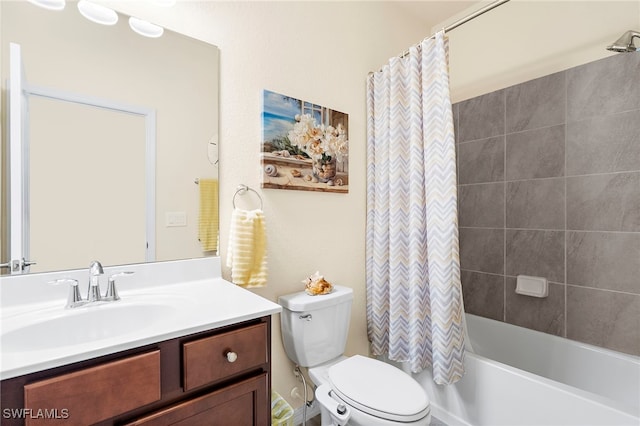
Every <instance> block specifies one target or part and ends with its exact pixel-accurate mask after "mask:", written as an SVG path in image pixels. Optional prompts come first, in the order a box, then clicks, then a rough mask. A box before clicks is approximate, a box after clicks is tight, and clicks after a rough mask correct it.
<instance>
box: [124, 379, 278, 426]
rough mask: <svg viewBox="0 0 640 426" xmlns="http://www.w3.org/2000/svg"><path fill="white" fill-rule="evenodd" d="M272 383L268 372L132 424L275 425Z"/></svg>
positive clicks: (186, 425)
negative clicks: (271, 410)
mask: <svg viewBox="0 0 640 426" xmlns="http://www.w3.org/2000/svg"><path fill="white" fill-rule="evenodd" d="M268 384H269V379H268V374H267V373H264V374H261V375H259V376H256V377H252V378H250V379H246V380H243V381H241V382H238V383H235V384H233V385H230V386H227V387H224V388H222V389H219V390H217V391H215V392H211V393H208V394H206V395H203V396H200V397H198V398H193V399H190V400H187V401H183V402H181V403H178V404H176V405H173V406H171V407H168V408H166V409H164V410H161V411H158V412H156V413H153V414H151V415H148V416H145V417H142V418H140V419H138V420H136V421H134V422H131V423H129V425H145V426H156V425H158V426H160V425H180V426H202V425H209V426H216V425H220V426H228V425H234V426H268V425H269V424H270V423H271V416H270V402H269V399H268V396H267V389H268Z"/></svg>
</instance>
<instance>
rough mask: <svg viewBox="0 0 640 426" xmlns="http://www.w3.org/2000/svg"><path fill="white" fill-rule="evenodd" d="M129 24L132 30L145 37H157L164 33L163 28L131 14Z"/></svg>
mask: <svg viewBox="0 0 640 426" xmlns="http://www.w3.org/2000/svg"><path fill="white" fill-rule="evenodd" d="M129 26H130V27H131V29H132V30H133V31H135V32H137V33H138V34H140V35H142V36H145V37H151V38H158V37H160V36H162V34H163V33H164V28H162V27H161V26H159V25H156V24H152V23H151V22H148V21H143V20H142V19H139V18H135V17H133V16H132V17H130V18H129Z"/></svg>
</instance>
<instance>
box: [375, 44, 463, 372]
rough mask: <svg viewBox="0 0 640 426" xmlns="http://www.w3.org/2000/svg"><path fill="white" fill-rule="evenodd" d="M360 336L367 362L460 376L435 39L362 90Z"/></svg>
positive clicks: (443, 83) (441, 79)
mask: <svg viewBox="0 0 640 426" xmlns="http://www.w3.org/2000/svg"><path fill="white" fill-rule="evenodd" d="M367 117H368V118H367V120H368V122H367V247H366V248H367V264H366V269H367V277H366V278H367V327H368V335H369V340H370V342H371V349H372V352H373V354H374V355H387V356H388V358H389V359H390V360H393V361H399V362H408V364H409V366H410V368H411V371H412V372H419V371H421V370H422V369H424V368H427V367H429V366H431V367H432V368H433V378H434V381H435V382H436V383H439V384H450V383H454V382H456V381H457V380H459V379H460V378H461V377H462V374H463V372H464V367H463V361H464V330H463V318H462V315H463V313H464V312H463V305H462V289H461V286H460V262H459V255H458V219H457V193H456V167H455V141H454V134H453V116H452V111H451V100H450V97H449V75H448V46H447V41H446V39H445V37H444V32H443V31H441V32H440V33H438V34H436V35H435V37H434V38H432V39H426V40H424V41H423V42H422V43H421V44H420V45H418V46H414V47H412V48H411V49H410V50H409V55H408V56H406V57H404V58H392V59H391V60H390V61H389V63H388V64H387V65H385V66H384V67H383V69H382V70H381V71H378V72H376V73H372V74H370V75H369V78H368V80H367Z"/></svg>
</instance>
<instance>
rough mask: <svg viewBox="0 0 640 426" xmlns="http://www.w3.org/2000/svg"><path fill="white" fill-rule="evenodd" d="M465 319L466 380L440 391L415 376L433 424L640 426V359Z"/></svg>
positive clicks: (478, 319) (474, 318) (428, 380)
mask: <svg viewBox="0 0 640 426" xmlns="http://www.w3.org/2000/svg"><path fill="white" fill-rule="evenodd" d="M466 318H467V326H468V330H469V336H470V340H471V343H472V346H473V350H474V352H475V353H471V352H469V351H468V352H467V354H466V357H465V367H466V373H465V375H464V377H463V378H462V379H461V380H460V381H459V382H458V383H456V384H455V385H452V386H439V385H436V384H435V383H434V382H433V380H432V377H431V371H430V369H427V370H429V371H423V372H421V373H419V374H413V377H414V378H415V379H416V380H417V381H418V382H419V383H420V384H421V385H422V386H423V387H424V388H425V389H426V391H427V393H428V394H429V397H430V399H431V410H432V411H431V412H432V414H433V415H434V416H435V417H436V418H438V419H440V420H442V421H443V422H445V423H446V424H448V425H450V426H454V425H492V426H493V425H509V426H515V425H536V426H542V425H562V426H566V425H580V426H586V425H607V426H613V425H634V426H638V425H640V357H636V356H631V355H625V354H621V353H618V352H614V351H610V350H606V349H602V348H599V347H596V346H591V345H587V344H583V343H579V342H574V341H571V340H568V339H563V338H560V337H556V336H552V335H548V334H545V333H539V332H536V331H532V330H529V329H526V328H522V327H517V326H513V325H510V324H505V323H502V322H499V321H494V320H490V319H486V318H482V317H478V316H475V315H470V314H467V316H466ZM401 368H402V366H401ZM405 371H406V369H405Z"/></svg>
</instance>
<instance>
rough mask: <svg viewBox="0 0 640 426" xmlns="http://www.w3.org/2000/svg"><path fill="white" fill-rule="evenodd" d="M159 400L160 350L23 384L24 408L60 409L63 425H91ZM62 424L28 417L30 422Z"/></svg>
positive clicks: (58, 410) (35, 410) (33, 409)
mask: <svg viewBox="0 0 640 426" xmlns="http://www.w3.org/2000/svg"><path fill="white" fill-rule="evenodd" d="M159 400H160V351H154V352H149V353H145V354H142V355H135V356H131V357H128V358H125V359H121V360H118V361H113V362H110V363H107V364H103V365H99V366H96V367H91V368H87V369H84V370H80V371H76V372H73V373H68V374H63V375H60V376H57V377H52V378H50V379H46V380H42V381H39V382H34V383H30V384H28V385H25V386H24V403H25V408H27V409H31V410H32V412H33V413H37V412H38V410H49V412H51V410H57V411H54V413H57V414H58V415H63V416H65V417H66V420H64V424H65V425H67V424H69V425H88V424H93V423H96V422H99V421H102V420H105V419H108V418H110V417H113V416H117V415H119V414H122V413H126V412H127V411H130V410H133V409H135V408H138V407H142V406H143V405H146V404H150V403H152V402H155V401H159ZM47 423H56V424H58V423H60V420H58V421H57V422H56V421H55V420H49V419H46V418H39V417H32V418H29V417H27V419H26V424H27V425H40V424H47Z"/></svg>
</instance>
